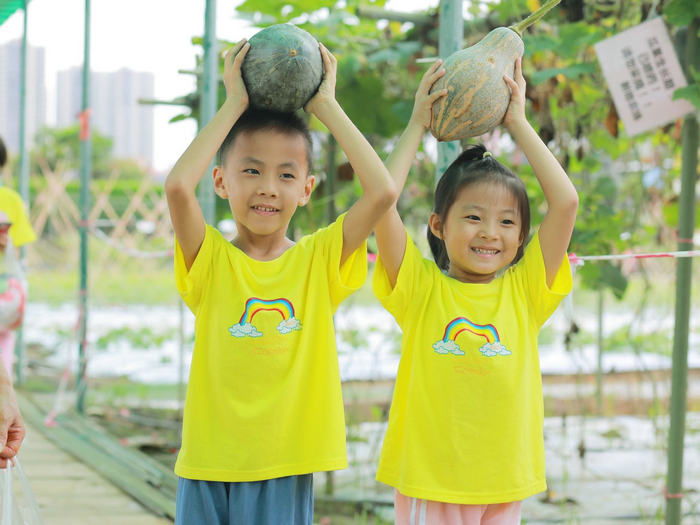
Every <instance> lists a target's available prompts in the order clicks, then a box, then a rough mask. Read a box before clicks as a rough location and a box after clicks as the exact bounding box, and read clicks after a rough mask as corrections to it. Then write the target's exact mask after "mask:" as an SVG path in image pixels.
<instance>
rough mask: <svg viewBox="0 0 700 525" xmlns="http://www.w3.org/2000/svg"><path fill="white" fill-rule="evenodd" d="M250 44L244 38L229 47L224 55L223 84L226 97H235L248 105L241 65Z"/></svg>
mask: <svg viewBox="0 0 700 525" xmlns="http://www.w3.org/2000/svg"><path fill="white" fill-rule="evenodd" d="M249 49H250V44H249V43H248V41H247V40H246V39H245V38H244V39H243V40H241V41H240V42H238V43H237V44H236V45H235V46H233V47H232V48H231V49H229V50H228V51H227V52H226V55H225V56H224V86H225V87H226V98H235V99H237V100H239V101H240V102H242V103H243V104H244V106H245V107H248V91H247V90H246V88H245V84H244V83H243V75H242V74H241V66H242V64H243V59H245V56H246V54H247V53H248V50H249Z"/></svg>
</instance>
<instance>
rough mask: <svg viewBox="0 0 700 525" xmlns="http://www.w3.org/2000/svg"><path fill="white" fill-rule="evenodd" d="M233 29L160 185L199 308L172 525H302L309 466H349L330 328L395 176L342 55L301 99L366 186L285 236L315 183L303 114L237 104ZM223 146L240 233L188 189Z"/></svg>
mask: <svg viewBox="0 0 700 525" xmlns="http://www.w3.org/2000/svg"><path fill="white" fill-rule="evenodd" d="M249 47H250V45H249V44H248V43H247V42H245V40H243V41H241V42H240V43H239V44H238V45H237V46H236V47H235V48H233V49H232V50H231V51H230V52H229V53H228V54H227V55H226V57H225V65H224V84H225V87H226V101H225V102H224V103H223V105H222V106H221V108H220V109H219V111H218V112H217V114H216V115H215V116H214V118H213V119H212V121H211V122H210V123H209V124H207V126H206V127H204V128H203V129H202V130H201V131H200V133H199V134H198V135H197V137H196V138H195V139H194V141H193V142H192V144H191V145H190V146H189V147H188V149H187V150H186V151H185V152H184V153H183V155H182V156H181V157H180V159H179V160H178V162H177V163H176V164H175V166H174V167H173V169H172V171H171V173H170V174H169V175H168V178H167V180H166V183H165V190H166V195H167V198H168V205H169V208H170V216H171V219H172V223H173V228H174V230H175V235H176V241H177V242H176V251H175V275H176V281H177V286H178V289H179V291H180V294H181V295H182V297H183V299H184V301H185V302H186V303H187V305H188V306H189V308H190V309H191V310H192V312H193V313H194V314H195V317H196V319H195V345H194V353H193V357H192V367H191V371H190V379H189V386H188V390H187V398H186V402H185V413H184V422H183V436H182V447H181V449H180V453H179V455H178V458H177V463H176V465H175V472H176V474H177V475H178V476H179V481H178V492H177V503H176V518H175V522H176V523H177V524H187V525H196V524H207V525H215V524H229V523H230V524H233V523H236V524H244V525H297V524H300V525H301V524H303V525H309V524H311V523H312V517H313V474H312V473H313V472H315V471H325V470H335V469H342V468H345V467H346V466H347V457H346V445H345V421H344V414H343V403H342V397H341V389H340V377H339V370H338V360H337V353H336V345H335V334H334V329H333V313H334V311H335V310H336V308H337V307H338V305H339V303H340V302H341V301H342V300H343V299H344V298H346V297H347V296H348V295H349V294H350V293H351V292H352V291H354V290H355V289H357V288H358V287H360V286H361V285H362V283H363V282H364V280H365V277H366V272H367V252H366V238H367V237H368V236H369V234H370V233H371V231H372V229H373V228H374V226H375V224H376V222H377V221H378V220H379V218H380V217H381V216H382V215H383V214H384V213H385V212H386V211H387V210H388V209H389V207H390V206H391V204H392V202H393V201H394V200H395V199H396V190H395V187H394V185H393V183H392V180H391V177H390V175H389V173H388V171H387V169H386V168H385V166H384V165H383V163H382V162H381V159H380V158H379V157H378V156H377V154H376V153H375V152H374V150H373V149H372V147H371V146H370V145H369V143H368V142H367V141H366V140H365V139H364V137H363V136H362V134H361V133H360V132H359V131H358V130H357V128H356V127H355V126H354V125H353V124H352V122H351V121H350V119H348V117H347V116H346V115H345V113H344V112H343V110H342V108H341V107H340V105H339V104H338V102H337V101H336V100H335V81H336V70H337V62H336V59H335V57H333V55H332V54H331V53H330V52H329V51H328V50H327V49H326V48H325V47H323V46H322V45H320V52H321V55H322V58H323V65H324V69H325V74H324V79H323V82H322V84H321V86H320V88H319V90H318V93H317V94H316V95H315V96H314V97H313V98H312V99H311V100H310V101H309V103H308V104H307V106H306V108H305V109H306V110H307V111H308V112H310V113H313V114H314V115H315V116H316V117H317V118H318V119H319V120H320V121H321V122H323V123H324V124H325V125H326V127H327V128H328V129H329V130H330V132H331V133H332V134H333V136H334V137H335V139H336V140H337V141H338V143H339V144H340V146H341V147H342V148H343V150H344V151H345V154H346V155H347V157H348V160H349V161H350V163H351V164H352V166H353V168H354V171H355V173H356V174H357V177H358V179H359V180H360V183H361V185H362V189H363V195H362V196H361V197H360V198H359V200H358V201H357V202H356V203H355V204H354V205H353V206H352V207H351V208H350V210H349V211H348V212H347V213H345V214H343V215H341V216H340V217H339V218H338V220H337V221H336V222H335V223H333V224H331V225H330V226H328V227H326V228H323V229H321V230H319V231H317V232H315V233H314V234H312V235H308V236H306V237H304V238H302V239H301V240H300V241H299V242H298V243H296V244H295V243H294V242H293V241H292V240H290V239H289V238H288V237H287V227H288V225H289V221H290V219H291V217H292V215H293V214H294V212H295V210H296V208H297V206H303V205H305V204H306V203H307V201H308V200H309V197H310V195H311V191H312V190H313V187H314V182H315V179H314V177H313V175H311V174H310V169H311V138H310V135H309V130H308V128H307V126H306V124H305V122H304V121H303V120H301V119H300V118H299V117H298V116H296V115H295V114H280V113H272V112H269V111H261V110H255V109H247V108H248V94H247V92H246V88H245V85H244V83H243V80H242V78H241V64H242V62H243V59H244V58H245V55H246V53H247V51H248V49H249ZM217 150H219V155H220V158H219V161H218V165H217V166H216V167H215V168H214V173H213V178H214V188H215V191H216V193H217V195H219V197H221V198H224V199H227V200H228V202H229V205H230V208H231V212H232V213H233V217H234V219H235V221H236V224H237V235H236V237H235V239H234V240H233V241H232V243H229V242H227V241H226V240H225V239H224V238H223V237H222V235H221V234H220V233H219V232H218V231H217V230H216V229H214V228H213V227H211V226H208V225H206V223H205V221H204V218H203V215H202V210H201V209H200V207H199V204H198V202H197V197H196V195H195V188H196V186H197V183H198V182H199V180H200V179H201V177H202V175H203V174H204V172H205V171H206V169H207V167H208V166H209V163H210V161H211V159H212V158H213V157H214V155H215V153H216V152H217Z"/></svg>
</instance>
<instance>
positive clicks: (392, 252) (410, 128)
mask: <svg viewBox="0 0 700 525" xmlns="http://www.w3.org/2000/svg"><path fill="white" fill-rule="evenodd" d="M441 65H442V61H441V60H438V61H436V62H435V63H434V64H433V65H432V66H431V67H430V69H428V71H426V73H425V74H424V75H423V78H422V79H421V81H420V84H419V85H418V90H417V91H416V97H415V104H414V106H413V113H412V114H411V119H410V120H409V121H408V125H407V126H406V129H405V130H404V132H403V133H402V135H401V138H400V139H399V142H398V143H397V144H396V146H395V147H394V148H393V149H392V150H391V153H390V154H389V156H388V157H387V159H386V167H387V168H388V170H389V173H390V174H391V177H392V179H393V181H394V184H395V185H396V188H397V193H398V194H399V195H400V194H401V190H402V189H403V186H404V184H405V183H406V177H407V176H408V172H409V170H410V169H411V165H412V164H413V160H414V159H415V157H416V152H417V151H418V147H419V146H420V143H421V140H422V139H423V135H424V134H425V132H426V130H427V129H428V128H429V127H430V118H431V114H432V113H431V108H432V106H433V103H434V102H435V101H436V100H438V99H439V98H440V97H444V96H445V95H446V94H447V91H446V90H444V89H443V90H440V91H436V92H434V93H430V88H431V87H432V85H433V84H434V83H435V81H436V80H437V79H439V78H440V77H441V76H443V75H444V74H445V70H444V69H440V66H441ZM397 200H398V198H397ZM374 233H375V236H376V237H377V248H378V249H379V254H380V256H381V258H382V264H383V266H384V270H385V271H386V273H387V277H388V278H389V282H390V283H391V285H392V287H393V286H394V285H395V284H396V277H397V276H398V274H399V268H401V262H402V261H403V256H404V252H405V250H406V230H405V228H404V225H403V221H402V220H401V217H400V216H399V212H398V211H397V209H396V201H394V204H393V205H392V206H391V207H390V208H389V211H387V212H386V213H385V214H384V215H383V216H382V218H381V219H380V220H379V222H378V223H377V226H376V227H375V228H374Z"/></svg>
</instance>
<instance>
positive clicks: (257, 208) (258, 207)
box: [253, 206, 277, 211]
mask: <svg viewBox="0 0 700 525" xmlns="http://www.w3.org/2000/svg"><path fill="white" fill-rule="evenodd" d="M253 208H255V209H256V210H260V211H277V209H276V208H266V207H264V206H253Z"/></svg>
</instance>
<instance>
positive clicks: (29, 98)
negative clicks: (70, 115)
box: [0, 40, 46, 152]
mask: <svg viewBox="0 0 700 525" xmlns="http://www.w3.org/2000/svg"><path fill="white" fill-rule="evenodd" d="M21 53H22V41H21V40H13V41H11V42H8V43H6V44H3V45H0V135H1V136H2V138H3V140H4V141H5V144H6V145H7V148H8V149H9V150H10V151H11V152H17V151H18V150H19V97H20V92H19V90H20V69H21V59H22V56H21ZM44 68H45V56H44V48H43V47H33V46H30V45H27V83H26V86H27V90H26V98H25V104H26V106H25V107H26V120H25V123H26V137H27V147H29V148H31V146H32V144H33V138H34V134H35V133H36V132H37V131H38V130H39V128H41V127H42V126H43V125H45V124H46V81H45V73H44V71H45V69H44Z"/></svg>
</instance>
